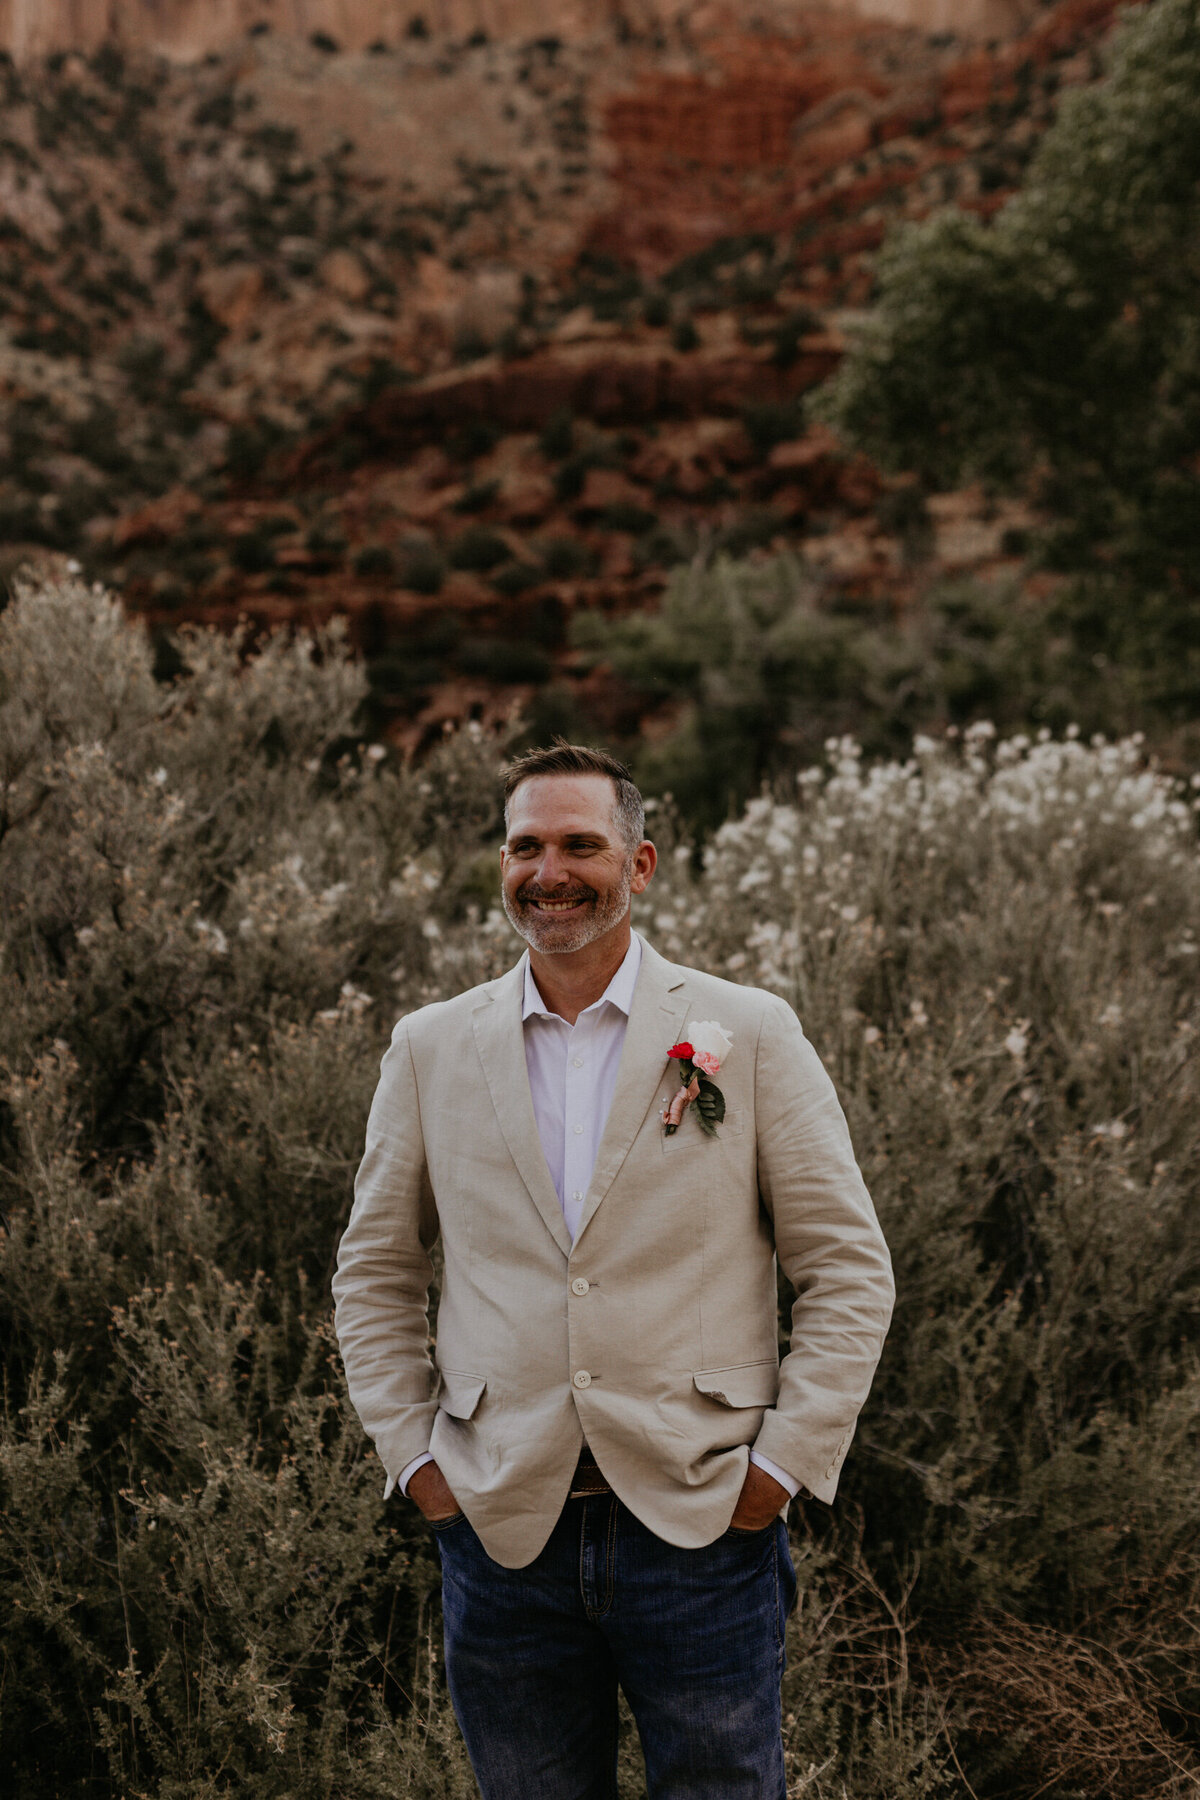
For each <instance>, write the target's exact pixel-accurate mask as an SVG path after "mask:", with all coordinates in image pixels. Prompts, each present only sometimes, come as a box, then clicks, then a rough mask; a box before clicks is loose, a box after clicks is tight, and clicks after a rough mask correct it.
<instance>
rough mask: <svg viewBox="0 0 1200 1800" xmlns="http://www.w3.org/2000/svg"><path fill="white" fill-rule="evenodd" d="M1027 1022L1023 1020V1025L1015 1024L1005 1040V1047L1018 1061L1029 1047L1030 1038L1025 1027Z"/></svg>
mask: <svg viewBox="0 0 1200 1800" xmlns="http://www.w3.org/2000/svg"><path fill="white" fill-rule="evenodd" d="M1025 1024H1026V1021H1024V1020H1022V1022H1021V1025H1019V1026H1018V1025H1014V1026H1013V1029H1012V1030H1011V1031H1010V1032H1009V1034H1008V1036H1007V1037H1006V1038H1005V1040H1004V1048H1005V1049H1006V1050H1007V1051H1008V1054H1009V1055H1010V1056H1011V1057H1013V1058H1014V1059H1015V1060H1016V1061H1017V1062H1020V1061H1021V1058H1022V1057H1023V1056H1024V1054H1025V1052H1026V1051H1027V1050H1028V1048H1029V1039H1028V1037H1026V1035H1025V1031H1024V1029H1023V1027H1024V1025H1025Z"/></svg>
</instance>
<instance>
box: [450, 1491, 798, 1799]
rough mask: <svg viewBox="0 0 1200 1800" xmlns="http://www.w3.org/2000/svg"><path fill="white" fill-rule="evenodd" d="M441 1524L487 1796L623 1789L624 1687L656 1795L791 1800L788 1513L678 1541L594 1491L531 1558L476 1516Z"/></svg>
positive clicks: (466, 1712)
mask: <svg viewBox="0 0 1200 1800" xmlns="http://www.w3.org/2000/svg"><path fill="white" fill-rule="evenodd" d="M435 1532H436V1538H437V1544H438V1548H439V1551H440V1553H441V1561H442V1604H443V1612H444V1616H445V1627H446V1637H445V1644H446V1674H447V1678H448V1680H449V1684H450V1696H451V1699H452V1700H453V1702H454V1710H455V1713H456V1714H457V1716H458V1722H459V1725H460V1727H461V1729H462V1734H463V1737H464V1738H465V1740H466V1745H467V1751H468V1753H469V1755H470V1758H471V1763H472V1766H473V1767H474V1770H475V1776H476V1779H477V1781H478V1782H479V1787H480V1791H481V1793H482V1795H483V1800H615V1796H616V1793H617V1778H616V1764H617V1688H618V1685H619V1686H620V1687H621V1688H622V1689H623V1691H624V1693H625V1696H626V1698H627V1700H628V1701H629V1705H630V1709H631V1711H632V1712H633V1716H634V1718H635V1719H636V1721H637V1727H638V1732H639V1734H640V1736H641V1740H642V1750H643V1752H644V1754H645V1759H646V1781H647V1787H648V1790H649V1794H650V1800H684V1797H685V1796H686V1800H786V1783H785V1779H784V1768H783V1747H782V1743H781V1734H780V1705H779V1683H780V1679H781V1677H782V1675H783V1669H784V1661H785V1654H784V1624H785V1622H786V1619H787V1615H788V1613H789V1612H790V1611H791V1608H792V1605H793V1604H794V1602H795V1597H796V1578H795V1574H794V1572H793V1569H792V1562H791V1557H790V1555H789V1554H788V1545H787V1532H786V1530H785V1528H784V1525H783V1522H782V1520H780V1519H776V1520H774V1521H773V1522H772V1524H770V1525H768V1526H767V1527H766V1529H765V1530H763V1531H750V1532H745V1531H733V1530H729V1531H727V1532H725V1534H724V1536H722V1537H719V1538H718V1539H717V1541H716V1543H714V1544H709V1545H708V1546H707V1547H706V1548H704V1549H702V1550H680V1549H677V1548H676V1547H675V1546H674V1545H673V1544H667V1543H664V1542H663V1540H662V1539H661V1538H658V1537H655V1536H654V1534H653V1533H652V1532H650V1531H648V1530H647V1529H646V1527H645V1526H644V1525H642V1524H639V1522H638V1520H637V1519H635V1518H634V1516H633V1514H632V1513H631V1512H629V1511H628V1509H627V1508H626V1507H624V1506H622V1505H621V1503H620V1501H619V1500H617V1499H616V1497H615V1496H614V1495H612V1494H598V1495H591V1496H589V1497H588V1498H586V1499H577V1500H568V1501H567V1503H566V1506H565V1507H564V1509H563V1513H562V1517H561V1518H560V1519H559V1521H558V1523H557V1524H556V1526H555V1527H554V1530H553V1532H552V1533H551V1536H550V1540H549V1542H548V1543H547V1545H546V1547H545V1549H544V1550H543V1551H542V1553H541V1555H540V1556H538V1557H537V1558H536V1559H535V1560H534V1561H533V1562H532V1563H530V1564H529V1565H528V1567H526V1568H524V1569H506V1568H503V1567H502V1566H501V1565H500V1564H499V1563H496V1562H493V1561H492V1559H491V1558H490V1557H489V1556H488V1554H487V1552H486V1551H485V1550H484V1548H483V1546H482V1544H481V1543H480V1542H479V1539H478V1538H477V1537H476V1535H475V1533H474V1532H473V1531H472V1529H471V1526H470V1524H469V1523H468V1522H467V1520H466V1519H465V1518H464V1517H463V1516H462V1515H461V1514H459V1515H458V1516H457V1517H456V1518H453V1519H449V1520H447V1521H445V1522H444V1523H442V1524H440V1525H438V1526H436V1527H435Z"/></svg>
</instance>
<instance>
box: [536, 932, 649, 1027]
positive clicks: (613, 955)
mask: <svg viewBox="0 0 1200 1800" xmlns="http://www.w3.org/2000/svg"><path fill="white" fill-rule="evenodd" d="M631 935H632V933H631V931H630V925H629V916H628V914H626V916H625V918H624V919H622V920H621V923H620V924H619V925H614V926H613V928H612V930H611V931H606V932H605V933H604V935H603V937H598V938H597V939H596V940H595V942H594V943H591V944H585V945H584V946H583V949H582V950H571V951H569V952H567V953H565V954H563V955H560V956H545V955H543V954H542V952H541V951H540V950H535V949H534V948H533V946H532V945H530V949H529V966H530V968H531V969H532V970H533V979H534V980H535V981H536V982H537V988H538V993H539V994H540V995H541V996H542V999H543V1000H544V1002H545V1004H546V1005H547V1006H548V1007H549V1009H550V1011H551V1012H553V1013H557V1014H558V1016H559V1018H560V1019H565V1020H566V1021H567V1024H568V1025H573V1024H574V1023H575V1021H576V1019H577V1018H578V1017H579V1015H580V1013H581V1012H584V1011H585V1010H586V1009H587V1008H588V1007H589V1006H592V1005H594V1003H595V1002H596V1001H597V1000H599V998H600V996H601V994H603V992H604V990H605V988H606V987H607V986H608V984H609V982H610V981H611V980H612V978H613V976H614V975H615V974H616V972H617V970H618V969H619V968H620V966H621V964H622V963H623V962H624V961H625V958H626V955H627V954H628V951H629V943H630V938H631Z"/></svg>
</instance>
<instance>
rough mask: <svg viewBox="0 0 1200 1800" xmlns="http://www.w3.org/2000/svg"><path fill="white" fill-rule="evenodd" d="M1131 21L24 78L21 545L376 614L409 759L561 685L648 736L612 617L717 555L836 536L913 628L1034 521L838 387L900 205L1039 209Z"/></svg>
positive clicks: (11, 346)
mask: <svg viewBox="0 0 1200 1800" xmlns="http://www.w3.org/2000/svg"><path fill="white" fill-rule="evenodd" d="M1113 10H1114V7H1113V5H1112V0H1059V4H1056V5H1051V6H1048V7H1045V8H1042V9H1041V10H1039V11H1038V13H1037V16H1036V18H1035V20H1034V23H1033V24H1032V25H1031V26H1030V27H1029V29H1028V30H1026V31H1024V32H1022V33H1020V34H1019V35H1017V36H1016V37H1015V38H1013V39H1011V40H1010V41H1008V42H1006V43H1004V44H1001V45H999V46H998V47H993V48H991V49H980V48H971V47H969V46H966V45H964V44H963V43H961V42H960V41H959V40H957V39H955V38H952V37H949V36H946V35H945V34H941V35H936V34H935V35H933V36H930V35H929V34H927V33H922V32H919V31H916V30H914V29H909V28H902V27H898V26H896V25H894V24H892V23H890V22H888V21H884V20H874V21H866V22H863V21H861V20H855V19H851V18H849V17H846V16H840V17H835V16H832V15H824V16H818V15H816V14H805V15H803V16H801V17H796V18H793V19H792V20H791V22H790V24H789V26H788V29H787V30H786V31H784V30H783V29H782V28H772V29H766V28H764V29H762V30H759V31H748V30H744V29H743V30H734V29H732V28H731V26H730V25H729V23H728V21H727V20H723V19H722V18H721V17H720V16H719V15H717V14H713V15H712V19H711V23H710V26H709V27H708V28H706V29H703V30H701V29H700V28H699V27H698V26H696V25H695V23H694V22H693V23H685V24H683V25H681V26H679V27H677V28H673V29H672V30H671V31H669V32H667V31H658V32H657V33H656V34H655V35H644V34H639V33H637V32H635V31H632V30H629V29H625V30H623V31H620V32H614V33H613V34H612V36H611V37H610V38H609V39H608V40H607V41H606V43H605V45H604V49H603V54H600V53H599V51H598V49H597V45H596V43H595V41H590V42H575V43H572V42H569V41H564V40H562V39H560V38H558V37H549V36H540V37H536V38H529V39H524V40H521V39H516V40H505V41H503V42H500V41H493V40H492V39H490V38H488V37H486V36H485V35H484V34H483V33H477V34H476V35H475V36H474V37H473V38H471V39H468V40H465V41H464V40H463V39H461V38H457V39H455V38H449V37H444V36H435V35H431V34H430V33H429V32H428V31H427V30H426V28H425V26H424V25H423V24H421V23H420V22H419V21H418V23H417V24H416V25H409V26H407V27H406V35H404V36H403V37H402V38H401V39H400V40H399V41H398V42H397V43H395V44H393V45H391V46H388V45H386V44H384V43H382V42H381V43H380V44H379V45H378V46H376V47H375V48H374V49H369V50H367V51H364V52H361V53H358V52H353V53H352V52H348V51H343V50H341V49H340V48H339V47H338V45H337V44H336V42H335V41H334V40H333V39H332V38H331V37H327V38H320V37H318V39H317V40H316V41H313V42H308V41H303V40H301V41H297V40H296V39H294V38H286V37H284V36H282V35H280V34H278V33H275V32H272V31H269V30H260V31H257V32H256V33H255V34H254V35H252V36H250V37H247V38H245V39H243V40H241V41H240V42H239V43H238V44H237V46H236V48H234V49H232V50H229V51H228V52H226V53H223V54H215V53H214V54H212V55H210V56H209V57H207V59H205V60H203V61H202V62H200V63H198V64H194V65H187V66H174V65H170V64H167V63H165V62H162V61H156V60H153V59H150V58H147V57H145V56H125V55H123V54H122V53H121V52H119V51H118V50H116V49H113V48H112V47H106V48H102V49H100V50H99V51H97V52H96V53H95V54H94V55H92V56H90V57H87V58H85V57H84V56H82V55H79V54H67V55H63V54H57V55H54V56H51V57H50V58H49V59H47V60H44V61H35V62H33V63H26V64H25V65H24V66H21V67H19V68H18V67H17V66H15V65H13V64H12V63H9V64H8V65H6V66H5V67H4V68H3V69H2V70H0V77H2V79H3V82H4V96H3V113H2V118H0V389H2V390H3V392H4V395H5V400H6V405H5V417H4V431H3V437H2V439H0V457H2V460H0V538H2V540H3V546H2V551H0V553H2V555H3V558H4V566H5V567H6V568H8V569H9V570H11V569H12V568H14V567H15V566H17V564H19V563H20V562H21V561H24V560H27V559H28V558H29V557H30V556H31V555H46V554H47V553H52V554H57V555H59V556H61V557H68V558H72V559H75V560H78V561H80V562H81V563H82V564H83V565H84V567H85V568H86V569H88V570H89V571H90V572H92V573H95V574H97V575H100V576H103V577H104V578H105V579H106V580H109V581H111V582H113V583H114V584H115V585H116V586H118V587H119V588H120V589H121V590H122V591H123V592H124V593H125V594H126V596H127V597H128V599H129V600H130V602H131V603H132V604H134V605H135V606H137V607H139V608H141V609H143V610H145V611H146V612H147V613H149V614H150V615H151V616H152V617H153V618H154V619H155V620H156V621H161V622H171V621H177V620H181V619H184V618H189V617H191V618H205V619H218V620H224V619H232V618H235V617H237V616H239V615H241V614H249V615H250V616H251V617H252V618H254V619H256V620H258V621H260V622H262V623H264V624H265V623H272V622H277V621H286V620H291V619H306V618H314V617H325V616H328V615H329V614H330V613H332V612H338V613H342V614H345V615H346V616H347V617H348V618H349V619H350V621H351V623H352V629H353V631H354V633H355V635H356V637H357V639H358V641H359V643H360V644H361V646H362V648H363V649H364V650H365V651H366V652H367V654H368V655H369V657H370V658H371V659H372V664H373V668H374V671H375V678H376V689H377V693H378V696H379V702H380V707H381V710H382V713H383V716H384V718H385V719H386V721H387V722H388V726H389V729H390V730H391V731H392V732H393V734H394V735H396V736H397V737H398V738H400V739H402V740H403V741H405V742H408V743H419V742H420V741H422V739H424V738H425V737H427V736H428V735H429V734H431V733H433V732H436V731H437V730H439V729H440V727H441V723H442V721H443V720H444V719H445V718H447V717H460V716H462V715H463V714H464V713H468V712H472V711H473V712H475V713H476V714H479V713H481V712H485V713H486V712H489V711H493V710H496V709H500V710H503V709H505V708H507V707H509V706H510V705H511V704H512V703H513V702H514V700H515V701H520V702H522V703H527V702H528V701H529V698H530V696H531V693H533V692H534V691H535V690H539V689H543V688H544V687H545V686H546V684H547V682H548V681H550V680H551V679H552V678H553V679H554V681H555V682H556V684H557V686H558V687H559V688H560V689H562V688H563V687H564V684H565V687H566V688H567V689H569V690H571V691H572V692H573V693H574V695H575V697H576V698H577V699H579V700H580V701H586V702H587V704H588V705H589V707H590V708H591V709H592V711H593V712H597V711H598V712H600V713H601V714H605V712H606V709H607V717H608V721H609V722H610V723H611V722H613V720H614V719H615V714H616V713H617V712H619V711H620V708H621V707H622V706H626V707H627V706H628V704H629V702H628V698H627V697H622V696H621V695H619V694H618V693H617V692H616V691H615V690H614V689H611V688H609V689H605V686H604V682H603V680H602V679H600V678H598V677H596V676H595V675H590V676H586V677H585V676H584V675H582V674H581V673H580V672H579V670H578V669H577V667H576V665H575V663H574V660H573V656H572V653H571V651H570V648H569V642H568V626H569V622H570V618H571V616H572V614H573V613H575V612H577V611H579V610H581V609H587V608H596V607H600V608H604V609H608V610H613V609H616V610H621V609H627V608H631V607H636V606H644V605H646V604H648V603H652V602H653V600H654V598H655V597H656V595H657V594H658V592H659V591H660V590H661V587H662V584H663V581H664V579H665V575H666V572H667V571H668V569H669V568H670V567H671V566H673V565H674V564H675V563H677V562H678V561H680V560H681V559H684V558H687V557H689V556H691V555H693V554H695V553H696V551H697V550H699V549H704V548H707V549H709V550H711V549H712V548H714V547H717V548H719V547H722V546H723V547H726V548H728V549H729V550H731V551H735V552H739V553H745V552H748V551H751V550H753V549H754V548H755V547H760V546H761V547H770V546H772V545H777V544H779V543H783V542H788V543H792V544H795V545H798V546H799V547H800V548H802V549H803V551H804V553H805V554H806V556H808V557H809V558H810V559H811V560H812V561H814V562H815V563H817V564H819V565H821V566H823V567H824V568H825V570H826V571H827V580H828V582H829V584H830V592H831V594H833V595H834V596H835V597H837V596H840V597H841V599H842V600H843V601H845V600H846V599H847V598H848V599H849V600H850V601H851V602H853V603H854V604H857V605H861V606H864V607H879V608H885V609H892V610H894V609H896V608H902V607H904V606H906V605H908V604H911V603H912V600H913V597H914V595H916V594H917V593H919V591H920V588H921V585H922V583H923V582H924V581H925V580H926V579H927V578H928V574H929V571H930V569H931V568H934V567H936V568H941V569H944V568H945V567H947V566H950V567H962V568H974V569H978V568H982V569H991V568H995V567H996V566H998V565H1005V564H1007V565H1008V566H1016V565H1015V564H1013V562H1012V559H1013V557H1014V556H1015V555H1016V554H1017V552H1018V550H1019V545H1020V534H1021V530H1022V526H1023V524H1024V521H1023V520H1022V519H1021V517H1020V516H1018V515H1017V514H1016V513H1012V512H1001V511H999V510H997V509H996V508H995V507H993V506H990V505H988V504H987V503H986V502H985V501H984V500H983V499H982V498H981V497H979V496H971V495H967V496H951V497H947V498H946V499H944V500H941V501H935V502H934V505H933V507H932V509H930V508H926V507H925V506H924V505H923V503H921V502H919V501H918V500H917V499H916V497H915V496H914V494H913V493H912V492H911V490H909V489H907V488H906V487H905V486H904V485H903V484H900V485H899V486H897V485H895V484H889V485H885V484H883V483H882V482H881V481H880V479H879V478H878V476H877V475H876V473H875V472H874V471H873V470H872V469H870V468H869V467H868V466H866V465H864V464H862V463H861V462H859V461H855V460H853V459H848V458H847V457H846V456H845V455H844V454H843V453H842V452H841V451H840V450H839V448H838V446H837V445H836V444H834V443H833V442H832V441H831V440H829V439H828V438H827V437H826V436H824V435H823V434H820V433H817V432H813V431H806V430H805V427H804V423H803V419H802V416H801V407H800V400H801V396H802V395H803V394H804V392H805V391H806V390H807V389H808V388H810V387H811V386H812V385H813V384H814V383H815V382H817V381H819V380H820V379H822V378H823V377H824V376H825V375H826V374H827V373H828V372H829V371H830V369H831V368H832V367H834V366H835V364H836V360H837V358H838V356H839V354H840V348H841V344H842V333H843V332H844V331H845V329H846V328H847V327H848V326H849V325H851V324H852V322H853V316H854V313H855V311H856V309H861V308H862V307H863V306H864V305H866V304H867V303H868V302H869V298H870V291H871V273H870V271H871V257H872V253H873V251H874V249H875V248H876V247H877V245H878V244H879V242H880V240H881V237H882V235H883V233H884V231H885V230H886V229H887V226H888V225H889V223H890V222H891V221H893V220H895V219H898V218H904V217H911V216H918V215H920V214H922V213H924V212H926V211H928V210H929V209H930V208H931V207H933V206H936V205H937V204H939V203H941V202H943V201H945V200H947V199H951V198H954V199H957V200H958V201H959V202H963V203H966V204H969V205H972V206H976V207H979V208H981V209H987V208H990V207H993V206H995V205H996V204H997V203H998V202H999V201H1000V200H1001V199H1002V198H1003V196H1004V195H1005V193H1006V192H1008V191H1010V189H1011V187H1012V185H1013V183H1014V182H1015V181H1016V180H1017V179H1018V177H1019V175H1020V172H1021V170H1022V168H1023V167H1024V164H1025V162H1026V160H1027V159H1028V156H1029V154H1030V149H1031V146H1032V145H1033V144H1034V143H1035V142H1036V140H1037V138H1038V136H1039V134H1040V132H1041V131H1042V130H1043V129H1044V127H1045V125H1046V123H1047V122H1048V120H1049V119H1050V118H1051V117H1052V116H1053V111H1054V106H1055V102H1056V96H1057V94H1058V93H1059V91H1060V90H1061V88H1062V87H1063V86H1064V85H1065V84H1068V83H1073V82H1079V81H1086V80H1089V79H1091V78H1093V76H1094V75H1095V73H1096V71H1097V68H1098V60H1097V48H1098V45H1099V43H1100V41H1101V39H1102V34H1103V32H1104V30H1105V29H1106V27H1107V25H1108V22H1109V20H1110V17H1111V14H1112V12H1113ZM939 508H940V509H941V510H940V512H939V510H938V509H939ZM617 722H618V723H621V724H623V726H624V727H625V728H628V726H629V724H630V720H629V718H628V717H625V718H624V719H622V720H618V721H617ZM633 722H634V723H636V720H635V721H633Z"/></svg>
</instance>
